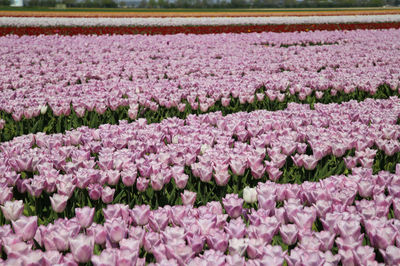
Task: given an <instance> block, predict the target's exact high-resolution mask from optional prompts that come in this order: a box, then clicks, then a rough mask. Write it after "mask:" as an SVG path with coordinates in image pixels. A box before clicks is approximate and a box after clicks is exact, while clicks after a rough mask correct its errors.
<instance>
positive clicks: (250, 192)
mask: <svg viewBox="0 0 400 266" xmlns="http://www.w3.org/2000/svg"><path fill="white" fill-rule="evenodd" d="M243 199H244V201H245V202H247V203H254V202H257V190H256V188H250V187H245V188H244V189H243Z"/></svg>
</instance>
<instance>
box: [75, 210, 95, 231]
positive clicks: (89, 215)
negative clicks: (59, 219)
mask: <svg viewBox="0 0 400 266" xmlns="http://www.w3.org/2000/svg"><path fill="white" fill-rule="evenodd" d="M94 212H95V209H94V208H89V207H87V206H86V207H83V208H75V216H76V218H77V219H78V222H79V224H80V225H81V227H82V228H87V227H89V226H90V225H91V224H92V222H93V217H94Z"/></svg>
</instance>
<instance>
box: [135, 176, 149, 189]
mask: <svg viewBox="0 0 400 266" xmlns="http://www.w3.org/2000/svg"><path fill="white" fill-rule="evenodd" d="M149 182H150V180H149V179H147V178H142V177H138V179H137V182H136V188H137V190H139V191H141V192H143V191H145V190H146V189H147V187H148V185H149Z"/></svg>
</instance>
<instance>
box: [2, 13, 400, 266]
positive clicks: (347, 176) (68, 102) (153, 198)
mask: <svg viewBox="0 0 400 266" xmlns="http://www.w3.org/2000/svg"><path fill="white" fill-rule="evenodd" d="M378 17H379V20H377V19H378ZM399 17H400V16H399V15H394V16H370V17H367V16H364V17H361V16H354V17H351V19H353V20H352V21H354V19H357V20H358V21H359V20H360V19H361V20H364V21H365V20H366V19H367V20H368V21H369V22H370V21H371V20H372V21H379V22H381V21H382V18H384V20H385V21H397V20H399ZM19 19H20V18H19ZM290 19H291V20H293V17H291V18H290ZM323 19H324V20H325V21H324V22H326V21H327V20H330V21H337V20H338V19H339V17H330V16H325V17H324V18H323ZM346 19H349V16H341V17H340V21H342V22H348V21H346ZM266 20H268V21H270V22H269V23H286V22H284V19H283V18H276V17H275V18H246V21H247V23H253V24H257V23H264V22H265V21H266ZM294 20H295V23H302V21H303V22H307V23H320V22H321V18H319V17H302V18H298V17H295V18H294ZM5 21H8V22H10V21H11V20H10V19H9V18H1V17H0V25H1V23H5ZM27 21H28V22H29V23H30V22H32V23H39V24H40V23H50V24H51V23H53V22H54V21H55V22H56V23H61V24H62V23H64V24H65V23H67V24H68V23H70V24H68V25H80V23H85V25H89V24H90V23H94V25H98V24H99V23H100V25H103V24H106V25H109V23H116V24H114V25H118V26H120V25H122V24H118V23H127V24H126V25H131V24H132V23H139V22H140V23H144V22H146V21H147V20H146V19H136V20H135V19H130V18H129V19H128V18H123V19H111V18H23V19H20V22H18V23H20V24H19V25H24V23H27ZM161 21H163V22H162V23H164V22H165V23H172V24H171V25H176V23H183V24H185V23H195V22H196V21H197V22H196V23H197V24H202V23H205V25H209V24H210V23H211V24H224V23H228V24H229V23H230V24H231V23H233V24H236V23H239V24H243V23H244V21H245V20H244V19H243V18H215V19H211V20H210V19H209V18H207V20H206V19H203V18H195V19H187V18H171V19H153V21H152V22H151V23H155V25H158V24H157V23H161ZM188 21H189V22H188ZM190 21H191V22H190ZM193 21H194V22H193ZM263 21H264V22H263ZM71 23H72V24H71ZM165 23H164V24H165ZM174 23H175V24H174ZM291 23H293V21H291ZM39 24H38V25H39ZM64 24H63V25H64ZM40 25H42V24H40ZM123 25H125V24H123ZM314 25H315V24H314ZM324 25H325V24H324ZM382 25H392V24H383V23H382V24H381V26H382ZM396 25H397V26H398V27H400V26H399V25H400V23H398V24H396ZM264 26H265V25H261V26H257V25H255V26H252V27H254V28H257V27H259V28H258V29H261V28H262V27H264ZM269 26H270V27H273V25H272V26H271V25H269ZM275 26H276V27H277V28H279V27H282V25H275ZM298 26H299V25H298ZM326 26H327V27H328V25H326ZM336 26H337V25H336ZM218 27H220V28H218ZM243 27H248V26H237V28H236V29H238V31H245V30H244V29H245V28H243ZM285 27H286V28H285V29H286V30H288V29H289V30H290V29H293V28H292V27H293V25H292V26H285ZM299 27H308V26H307V25H301V26H299ZM329 27H330V26H329ZM346 27H350V25H347V26H346ZM0 28H1V27H0ZM67 28H68V27H64V28H61V29H62V30H64V29H67ZM99 28H100V27H99ZM99 28H96V30H98V29H99ZM116 28H118V29H119V30H120V29H126V30H127V31H130V30H135V28H130V27H116ZM144 28H146V27H143V28H142V29H144ZM161 28H162V27H160V29H161ZM165 28H168V27H165ZM165 28H164V29H165ZM177 28H179V27H170V29H173V30H176V29H177ZM185 28H186V29H188V28H191V27H185ZM200 28H201V26H200V27H192V29H196V30H198V29H200ZM208 28H212V27H208ZM14 29H15V30H17V31H18V30H22V31H21V32H23V31H24V28H23V27H14ZM87 29H94V28H89V27H86V30H87ZM100 29H101V28H100ZM104 29H105V30H110V28H104ZM153 29H154V27H153ZM214 29H222V30H224V28H223V26H214ZM314 29H315V28H314ZM2 30H7V28H6V27H4V28H1V29H0V32H2ZM35 30H38V28H36V29H35ZM40 30H43V31H46V30H50V31H53V30H54V28H52V27H48V28H46V27H44V28H41V29H40ZM40 30H39V31H37V32H40ZM69 30H71V31H72V32H73V31H74V28H73V27H71V28H69ZM399 50H400V30H396V29H390V30H371V31H366V30H355V31H350V32H347V31H316V32H294V33H285V34H277V33H272V32H269V33H265V32H264V33H250V34H219V35H216V34H214V35H189V36H187V35H184V34H178V35H166V36H162V35H160V36H133V35H129V36H128V35H124V36H121V35H113V36H109V35H104V36H84V35H78V36H59V35H53V36H43V35H42V36H34V37H32V36H22V37H18V36H16V35H9V36H6V37H1V38H0V72H1V73H2V75H1V76H0V91H1V93H0V265H82V264H83V265H94V266H97V265H99V266H100V265H107V266H109V265H146V264H150V265H166V266H167V265H168V266H173V265H179V266H182V265H193V266H195V265H217V266H219V265H221V266H222V265H247V266H258V265H288V266H299V265H324V266H335V265H356V266H364V265H370V266H372V265H393V266H394V265H400V163H399V162H400V99H399V98H398V97H397V96H393V95H398V93H400V88H399V83H400V73H399V71H398V70H399V66H398V63H399V62H400V53H399ZM383 98H384V99H383ZM301 103H305V104H301ZM260 109H261V110H260ZM252 110H256V111H252ZM271 110H276V111H271ZM215 111H217V112H215ZM243 111H246V112H243ZM152 116H154V117H152ZM143 117H146V118H148V119H147V120H146V119H145V118H143ZM179 117H180V118H179ZM100 118H101V119H100ZM157 119H158V120H157ZM99 121H100V122H99ZM129 121H133V122H131V123H129ZM104 122H106V123H105V124H104ZM116 123H118V125H115V124H116ZM82 124H84V125H90V126H91V127H90V128H89V127H87V126H81V125H82ZM100 124H101V125H100ZM99 125H100V126H99ZM52 128H55V130H54V131H52ZM71 128H76V129H74V130H69V129H71ZM38 131H39V133H35V134H32V132H38ZM49 132H56V133H57V134H48V133H49ZM26 133H30V134H26ZM46 133H47V134H46ZM24 134H25V135H24ZM18 135H22V136H18ZM15 136H18V137H15ZM5 139H12V140H11V141H4V140H5Z"/></svg>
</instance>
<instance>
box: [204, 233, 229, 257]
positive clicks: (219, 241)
mask: <svg viewBox="0 0 400 266" xmlns="http://www.w3.org/2000/svg"><path fill="white" fill-rule="evenodd" d="M206 238H207V245H208V246H209V247H210V248H211V249H214V250H218V251H221V252H225V250H226V249H227V247H228V236H227V235H226V234H225V233H224V232H221V231H215V232H213V233H212V234H210V235H207V236H206Z"/></svg>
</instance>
